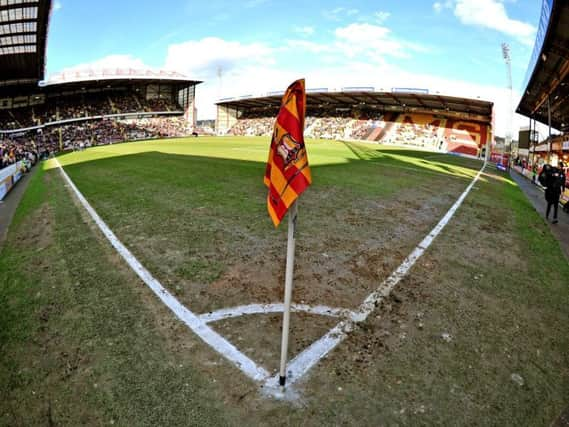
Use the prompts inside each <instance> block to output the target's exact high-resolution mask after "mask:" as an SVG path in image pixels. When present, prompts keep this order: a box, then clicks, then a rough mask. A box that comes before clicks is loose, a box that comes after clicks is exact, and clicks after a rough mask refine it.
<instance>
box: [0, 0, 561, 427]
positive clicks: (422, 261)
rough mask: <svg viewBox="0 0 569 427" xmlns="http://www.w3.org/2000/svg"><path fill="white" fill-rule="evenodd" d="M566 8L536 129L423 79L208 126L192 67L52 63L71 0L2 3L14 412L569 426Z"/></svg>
mask: <svg viewBox="0 0 569 427" xmlns="http://www.w3.org/2000/svg"><path fill="white" fill-rule="evenodd" d="M461 1H463V0H461ZM464 1H466V0H464ZM492 1H494V0H492ZM496 1H497V2H498V3H497V4H500V5H501V6H502V7H504V6H503V3H502V2H501V0H496ZM260 3H263V2H260ZM459 3H460V1H459ZM256 5H257V4H255V5H250V6H246V7H253V6H256ZM437 5H438V6H437ZM540 6H541V12H540V13H541V14H540V16H537V17H534V20H535V21H538V20H539V23H538V26H537V30H536V32H535V34H533V33H532V36H535V37H534V39H535V42H533V43H532V49H533V51H532V54H531V56H530V57H529V64H528V63H526V64H524V65H527V75H526V78H525V80H524V83H523V92H522V93H521V96H520V99H519V102H518V103H517V104H516V105H512V106H511V107H512V108H511V111H510V113H511V114H513V113H514V109H515V111H516V112H517V113H518V114H520V115H521V116H523V120H524V122H525V123H527V125H526V126H525V127H523V126H522V127H521V128H520V130H519V134H518V133H517V129H516V133H515V134H513V135H512V134H508V131H506V134H504V133H503V132H504V131H503V129H502V128H498V126H497V124H496V122H497V121H496V116H497V115H499V114H502V113H503V112H502V111H500V108H498V107H497V104H496V103H495V102H494V101H493V100H492V99H483V98H481V97H476V96H472V95H469V94H467V93H465V94H464V95H460V94H452V95H451V94H446V93H441V92H440V91H438V90H435V89H423V88H415V87H414V85H415V82H413V81H410V82H408V84H409V87H389V88H388V87H379V86H377V87H376V86H360V85H359V82H356V84H357V85H355V86H343V85H341V84H340V83H339V84H338V86H330V87H326V86H312V85H313V84H316V85H318V84H319V82H309V81H308V80H307V81H306V82H305V80H304V79H302V78H300V79H298V80H296V81H295V82H292V81H291V82H289V83H292V84H291V85H290V86H289V88H288V89H286V86H285V87H282V88H281V90H278V91H272V92H263V93H260V94H254V95H253V94H249V95H241V96H231V97H227V96H225V97H218V98H217V99H216V100H215V105H214V108H215V120H214V121H213V120H199V119H198V108H201V107H200V105H201V104H200V90H202V89H201V88H204V89H203V90H204V92H205V91H206V90H207V84H208V81H207V80H206V79H205V78H202V77H201V76H199V75H198V76H192V75H188V74H186V73H185V72H184V70H168V71H163V70H160V69H156V68H135V67H125V66H116V67H108V66H107V67H103V68H99V69H94V68H84V69H64V70H63V71H60V72H57V73H52V74H50V75H48V74H47V73H46V69H47V61H48V55H47V50H48V40H49V38H50V32H52V31H57V29H56V28H55V27H54V22H59V21H55V19H54V16H55V14H56V13H60V10H65V8H66V7H67V6H66V4H63V5H62V4H61V3H60V2H57V1H52V0H0V200H1V202H0V307H1V310H0V392H1V393H0V394H1V396H2V399H0V402H1V403H0V425H6V426H20V425H21V426H28V425H49V426H58V425H121V426H122V425H124V426H130V425H135V426H139V425H140V426H146V425H148V426H174V425H192V426H193V425H195V426H202V425H203V426H206V425H207V426H210V425H212V426H217V425H251V426H256V425H283V426H284V425H286V426H291V425H294V426H296V425H303V426H305V425H306V426H312V425H314V426H323V425H324V426H328V425H330V426H336V425H354V426H356V425H357V426H360V425H361V426H364V425H365V426H368V425H369V426H383V425H386V426H387V425H409V426H416V425H449V426H450V425H453V426H454V425H464V426H466V425H468V426H470V425H484V426H486V425H504V426H509V425H511V426H555V427H561V426H566V425H569V334H567V325H568V322H569V214H568V212H569V209H568V208H567V207H569V205H567V206H566V203H567V201H568V200H569V178H567V176H569V171H568V170H567V167H566V166H567V164H565V165H563V162H567V161H569V134H568V133H566V132H567V131H568V130H569V125H568V123H569V109H568V108H567V105H568V104H567V100H568V97H569V4H567V2H565V1H561V0H543V4H540ZM81 7H82V8H87V9H88V8H89V7H88V6H87V4H85V5H81ZM160 7H164V8H166V5H161V6H160ZM430 7H431V6H430ZM432 7H433V8H434V10H435V11H436V12H437V13H441V10H444V7H446V6H443V5H441V4H440V3H438V2H437V3H435V4H434V5H433V6H432ZM457 7H458V6H457ZM340 9H341V8H340ZM457 10H459V9H457ZM342 13H344V14H346V16H349V15H350V13H355V12H349V13H348V11H346V10H345V9H344V12H342ZM212 19H213V18H212ZM306 33H310V32H309V31H308V30H306ZM101 37H103V36H102V35H101ZM125 37H127V38H128V37H135V36H134V35H131V36H129V35H125ZM168 37H170V36H168ZM171 37H175V36H174V35H172V36H171ZM91 38H96V35H91ZM117 43H119V41H117ZM449 43H450V41H449ZM93 49H95V46H93ZM148 49H151V46H148ZM507 53H508V51H507V49H504V58H505V59H506V63H508V61H509V57H508V55H507ZM50 55H55V56H57V55H62V53H58V52H57V51H56V50H53V49H51V48H50ZM196 55H198V53H196ZM50 60H51V59H50ZM197 61H199V58H198V59H197ZM510 73H511V70H510ZM217 75H218V77H219V80H220V81H221V75H222V73H221V71H220V68H218V69H217ZM510 78H511V76H510ZM232 89H233V93H244V94H245V93H250V91H249V89H248V88H246V87H243V89H242V92H240V91H241V88H240V87H237V88H232ZM510 89H511V81H510ZM521 116H520V117H521ZM544 129H545V131H543V130H544ZM540 130H541V132H540ZM514 140H515V141H514ZM555 189H557V190H555ZM544 191H545V193H544ZM552 191H554V192H555V191H558V192H557V193H555V194H556V197H557V198H556V199H555V200H554V201H553V202H551V201H550V199H551V197H552V196H551V194H552ZM544 194H545V197H546V198H547V203H546V200H544ZM550 210H551V211H552V213H553V216H550Z"/></svg>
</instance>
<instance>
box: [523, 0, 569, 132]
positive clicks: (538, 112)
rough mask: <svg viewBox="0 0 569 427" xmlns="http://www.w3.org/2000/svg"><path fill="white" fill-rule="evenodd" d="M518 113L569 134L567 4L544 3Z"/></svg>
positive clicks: (561, 0)
mask: <svg viewBox="0 0 569 427" xmlns="http://www.w3.org/2000/svg"><path fill="white" fill-rule="evenodd" d="M523 90H524V92H523V96H522V99H521V100H520V104H519V105H518V108H517V110H516V111H517V112H518V113H520V114H523V115H525V116H528V117H532V118H534V119H536V120H539V121H540V122H542V123H546V124H547V123H548V111H547V100H548V97H549V103H550V106H551V124H552V126H553V127H554V128H556V129H560V130H563V131H566V130H569V2H567V1H566V0H544V1H543V6H542V12H541V19H540V25H539V30H538V33H537V37H536V41H535V46H534V50H533V55H532V57H531V60H530V63H529V67H528V72H527V76H526V81H525V84H524V88H523Z"/></svg>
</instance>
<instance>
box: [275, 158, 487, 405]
mask: <svg viewBox="0 0 569 427" xmlns="http://www.w3.org/2000/svg"><path fill="white" fill-rule="evenodd" d="M485 167H486V162H484V164H483V165H482V168H481V169H480V170H479V171H478V173H477V174H476V176H475V177H474V179H473V180H472V182H471V183H470V184H469V185H468V187H466V189H465V190H464V192H463V193H462V194H461V195H460V197H459V198H458V199H457V201H456V202H455V203H454V204H453V205H452V207H451V208H450V209H449V210H448V212H447V213H446V214H445V216H444V217H443V218H442V219H441V220H440V221H439V222H438V224H437V225H436V226H435V227H434V228H433V229H432V230H431V232H430V233H429V234H428V235H427V236H426V237H425V238H424V239H423V240H422V241H421V242H420V243H419V244H418V245H417V247H415V249H413V251H412V252H411V253H410V254H409V256H407V258H405V260H404V261H403V262H402V263H401V265H400V266H399V267H398V268H397V269H396V270H395V271H394V272H393V273H391V275H390V276H389V277H388V278H387V279H385V280H384V281H383V282H382V283H381V284H380V285H379V287H378V288H377V289H376V290H375V291H374V292H372V293H371V294H370V295H369V296H368V297H367V298H366V299H365V300H364V302H363V303H362V304H361V305H360V306H359V307H358V309H357V310H356V312H355V313H354V315H353V316H352V317H351V318H350V319H348V320H343V321H341V322H339V323H338V324H337V325H336V326H334V327H333V328H332V329H331V330H330V331H328V332H327V333H326V334H325V335H324V336H323V337H322V338H320V339H319V340H318V341H315V342H314V343H312V344H311V345H310V346H309V347H308V348H306V349H305V350H304V351H302V352H301V353H300V354H298V355H297V356H296V357H295V358H294V359H292V360H291V361H290V363H289V364H288V366H287V371H288V382H289V384H291V385H292V384H294V383H295V382H297V381H298V380H299V379H300V378H302V377H303V376H304V375H305V374H306V373H307V372H308V371H309V370H310V369H311V368H312V367H314V366H315V365H316V364H317V363H318V362H319V361H320V360H321V359H322V358H323V357H325V356H326V355H327V354H328V353H330V352H331V351H332V350H333V349H334V348H335V347H336V346H337V345H338V344H340V343H341V342H342V341H343V340H344V339H345V338H346V336H347V334H348V332H350V331H351V330H352V329H353V327H354V325H355V324H356V323H360V322H363V321H364V320H366V319H367V317H368V316H369V315H370V313H372V312H373V310H374V309H375V308H376V306H377V305H378V304H379V302H381V301H382V300H383V298H385V297H387V296H389V294H390V293H391V291H392V290H393V288H394V287H395V286H396V285H397V284H398V283H399V281H400V280H401V279H402V278H403V277H404V276H405V275H406V274H407V273H408V272H409V270H410V269H411V267H413V265H415V262H417V260H418V259H419V258H420V257H421V256H422V255H423V253H424V252H425V251H426V250H427V248H428V247H429V246H430V245H431V243H432V242H433V240H434V239H435V238H436V237H437V236H438V235H439V234H440V232H441V231H442V230H443V229H444V228H445V226H446V225H447V224H448V222H449V221H450V219H451V218H452V217H453V215H454V214H455V212H456V211H457V209H458V208H459V207H460V205H462V202H463V201H464V199H465V198H466V196H468V194H469V193H470V191H471V190H472V187H473V186H474V184H476V182H477V181H478V179H479V178H480V176H481V175H482V172H483V171H484V168H485ZM278 381H279V376H278V375H276V376H273V377H271V378H267V380H266V381H265V387H266V389H267V391H268V392H269V393H271V392H272V391H273V390H274V393H273V394H274V395H275V396H276V393H278V387H277V385H278Z"/></svg>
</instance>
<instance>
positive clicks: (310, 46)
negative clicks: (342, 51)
mask: <svg viewBox="0 0 569 427" xmlns="http://www.w3.org/2000/svg"><path fill="white" fill-rule="evenodd" d="M286 48H287V49H300V50H304V51H306V52H310V53H324V52H333V51H334V46H333V45H326V44H322V43H316V42H311V41H308V40H287V42H286Z"/></svg>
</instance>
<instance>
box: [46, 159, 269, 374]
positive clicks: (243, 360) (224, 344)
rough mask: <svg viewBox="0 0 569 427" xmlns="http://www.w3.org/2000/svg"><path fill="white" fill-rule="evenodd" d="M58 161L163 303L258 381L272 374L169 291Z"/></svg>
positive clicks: (97, 220)
mask: <svg viewBox="0 0 569 427" xmlns="http://www.w3.org/2000/svg"><path fill="white" fill-rule="evenodd" d="M55 162H56V164H57V167H58V168H59V170H60V172H61V174H62V176H63V178H64V179H65V181H66V182H67V184H69V187H70V188H71V189H72V190H73V192H74V194H75V196H76V197H77V199H78V200H79V202H80V203H81V205H82V206H83V207H84V208H85V210H86V211H87V212H88V213H89V215H90V216H91V218H92V219H93V221H95V223H96V224H97V226H98V227H99V229H100V230H101V231H102V232H103V234H104V235H105V237H106V238H107V239H108V240H109V242H110V243H111V245H112V246H113V247H114V248H115V249H116V250H117V252H118V253H119V254H120V255H121V256H122V257H123V259H124V260H125V261H126V262H127V264H128V265H129V266H130V268H132V270H133V271H134V272H135V273H136V274H137V275H138V277H140V279H141V280H142V281H143V282H144V283H145V284H146V285H147V286H148V287H149V288H150V289H151V290H152V291H153V292H154V293H155V294H156V295H157V296H158V298H160V299H161V300H162V302H163V303H164V304H166V306H167V307H168V308H169V309H170V310H171V311H172V312H173V313H174V314H175V315H176V316H177V317H178V318H179V319H180V320H181V321H182V322H184V323H185V324H186V325H187V326H188V327H189V328H190V329H191V330H192V331H193V332H194V333H195V334H196V335H198V336H199V337H200V338H201V339H202V340H203V341H205V342H206V343H207V344H208V345H209V346H210V347H212V348H213V349H214V350H215V351H217V352H218V353H219V354H221V355H222V356H224V357H225V358H226V359H227V360H229V361H230V362H231V363H233V364H234V365H235V366H237V367H238V368H239V369H240V370H241V371H242V372H243V373H244V374H245V375H247V376H248V377H249V378H251V379H253V380H255V381H264V380H266V379H267V378H268V377H269V376H270V374H269V372H268V371H267V370H265V369H264V368H262V367H260V366H258V365H257V364H256V363H255V362H253V361H252V360H251V359H250V358H248V357H247V356H245V355H244V354H243V353H241V352H240V351H239V350H238V349H237V348H236V347H235V346H234V345H233V344H231V343H230V342H229V341H227V340H226V339H225V338H224V337H222V336H221V335H219V334H218V333H217V332H215V331H214V330H213V329H211V328H210V327H209V326H208V325H207V324H206V323H204V322H203V321H202V320H201V319H200V318H199V317H198V316H196V315H195V314H194V313H193V312H192V311H190V310H188V309H187V308H186V307H184V306H183V305H182V304H181V303H180V302H179V301H178V300H177V299H176V297H174V296H173V295H172V294H171V293H170V292H168V291H167V290H166V289H165V288H164V287H163V286H162V284H161V283H160V282H159V281H158V280H156V279H155V278H154V276H152V274H151V273H150V272H149V271H148V270H146V268H144V267H143V266H142V264H141V263H140V262H139V261H138V260H137V259H136V257H135V256H134V255H133V254H132V253H131V252H130V251H129V250H128V249H127V248H126V247H125V246H124V245H123V244H122V243H121V241H120V240H119V239H118V238H117V236H116V235H115V234H114V233H113V232H112V231H111V229H110V228H109V227H108V226H107V224H106V223H105V222H104V221H103V220H102V219H101V217H99V215H98V214H97V212H95V210H94V209H93V208H92V207H91V205H90V204H89V202H88V201H87V199H85V197H84V196H83V194H81V192H80V191H79V190H78V189H77V187H76V186H75V184H74V183H73V181H71V178H69V176H68V175H67V173H66V172H65V170H64V169H63V167H62V166H61V164H60V163H59V160H58V159H57V158H56V159H55Z"/></svg>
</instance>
